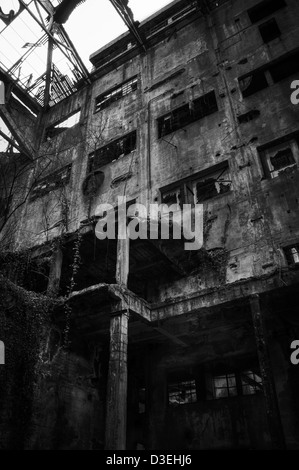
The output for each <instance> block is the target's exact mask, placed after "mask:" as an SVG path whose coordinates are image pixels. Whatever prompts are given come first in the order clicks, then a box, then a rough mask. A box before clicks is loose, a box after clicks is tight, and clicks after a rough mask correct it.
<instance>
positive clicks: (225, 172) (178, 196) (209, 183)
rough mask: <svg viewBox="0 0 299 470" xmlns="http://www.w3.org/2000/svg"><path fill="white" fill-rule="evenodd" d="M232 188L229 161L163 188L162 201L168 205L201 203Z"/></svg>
mask: <svg viewBox="0 0 299 470" xmlns="http://www.w3.org/2000/svg"><path fill="white" fill-rule="evenodd" d="M231 190H232V181H231V176H230V171H229V166H228V162H224V163H222V164H220V165H215V166H214V167H212V168H210V169H208V170H205V171H203V172H200V173H198V174H197V175H193V176H192V177H190V178H188V179H184V180H182V181H181V182H178V183H177V184H175V185H171V188H169V189H167V188H165V189H164V190H163V189H162V190H161V202H162V203H163V204H167V205H168V206H170V205H172V204H178V205H180V206H181V207H182V206H183V204H201V203H203V202H204V201H207V200H209V199H212V198H214V197H216V196H219V195H221V194H225V193H228V192H229V191H231Z"/></svg>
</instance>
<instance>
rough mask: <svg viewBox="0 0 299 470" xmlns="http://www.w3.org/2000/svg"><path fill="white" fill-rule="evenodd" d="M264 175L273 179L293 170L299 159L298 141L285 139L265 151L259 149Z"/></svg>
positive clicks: (269, 146)
mask: <svg viewBox="0 0 299 470" xmlns="http://www.w3.org/2000/svg"><path fill="white" fill-rule="evenodd" d="M259 154H260V157H261V160H262V164H263V167H264V171H265V175H266V176H267V177H270V178H275V177H276V176H278V175H279V174H280V173H281V172H284V171H286V170H287V169H288V168H295V167H296V166H297V162H298V159H299V146H298V139H296V138H287V137H285V138H284V139H283V140H282V141H281V142H278V143H273V144H270V145H268V146H267V148H266V149H263V150H261V149H259Z"/></svg>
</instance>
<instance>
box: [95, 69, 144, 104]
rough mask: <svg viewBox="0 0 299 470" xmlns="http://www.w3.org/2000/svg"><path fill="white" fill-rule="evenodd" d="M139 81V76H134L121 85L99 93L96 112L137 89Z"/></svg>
mask: <svg viewBox="0 0 299 470" xmlns="http://www.w3.org/2000/svg"><path fill="white" fill-rule="evenodd" d="M137 83H138V78H137V77H134V78H131V79H130V80H128V81H126V82H124V83H122V84H121V85H118V86H116V87H115V88H112V89H111V90H109V91H107V92H106V93H103V94H102V95H99V96H98V97H97V98H96V102H95V112H97V111H101V110H102V109H105V108H107V107H108V106H110V104H111V103H114V102H115V101H118V100H120V99H121V98H122V97H123V96H126V95H129V94H130V93H132V92H133V91H135V90H137Z"/></svg>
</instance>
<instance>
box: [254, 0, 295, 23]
mask: <svg viewBox="0 0 299 470" xmlns="http://www.w3.org/2000/svg"><path fill="white" fill-rule="evenodd" d="M285 6H287V4H286V2H285V0H265V1H263V2H261V3H258V4H257V5H255V6H254V7H252V8H250V9H249V10H247V13H248V16H249V18H250V21H251V23H257V22H258V21H260V20H263V19H264V18H266V17H267V16H270V15H272V14H273V13H275V12H276V11H278V10H280V9H281V8H284V7H285Z"/></svg>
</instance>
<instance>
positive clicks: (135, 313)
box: [0, 0, 299, 450]
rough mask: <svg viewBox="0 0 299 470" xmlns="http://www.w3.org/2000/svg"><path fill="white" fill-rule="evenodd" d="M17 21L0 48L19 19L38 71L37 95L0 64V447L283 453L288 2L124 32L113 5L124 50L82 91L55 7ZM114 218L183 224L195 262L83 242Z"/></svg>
mask: <svg viewBox="0 0 299 470" xmlns="http://www.w3.org/2000/svg"><path fill="white" fill-rule="evenodd" d="M87 1H88V0H87ZM107 1H108V0H107ZM19 3H20V11H19V13H18V14H17V15H15V16H13V15H14V13H13V14H12V15H7V14H4V13H3V12H2V10H1V17H0V23H1V24H2V23H3V24H4V26H5V27H4V28H2V33H1V35H3V34H4V33H5V31H7V30H8V29H9V28H10V26H13V25H14V23H15V22H17V21H18V18H19V17H21V16H22V15H24V14H26V15H27V16H28V21H29V19H30V21H31V20H32V21H37V22H38V21H39V22H40V24H39V26H40V29H41V28H42V30H43V38H42V39H41V41H40V44H42V47H46V48H47V51H48V52H47V69H46V70H45V71H44V74H43V75H42V76H41V77H38V78H37V79H36V81H34V80H32V78H30V77H29V78H28V77H27V81H26V79H25V78H23V76H22V71H21V70H20V69H19V65H20V63H21V62H22V61H21V62H20V61H19V63H16V64H15V67H9V66H6V65H5V60H4V58H3V56H2V55H1V57H0V66H1V69H0V71H1V73H0V79H1V81H2V82H3V83H4V85H5V91H6V95H5V104H1V105H0V116H1V118H2V119H3V121H4V122H5V125H6V126H7V129H8V130H9V132H10V134H9V135H10V137H9V135H8V133H6V132H3V131H1V136H2V137H3V138H5V139H6V141H7V142H8V145H9V148H7V149H6V151H2V152H1V156H0V159H1V162H0V168H1V175H0V190H1V194H0V195H1V199H0V216H1V217H0V221H1V232H0V233H1V243H2V248H1V275H0V281H1V293H0V305H1V314H0V315H1V317H0V340H1V341H3V343H4V344H5V365H1V366H0V386H1V390H0V396H1V400H0V401H1V404H0V418H1V422H0V447H1V448H3V449H7V448H13V447H14V446H16V447H19V448H27V449H108V450H121V449H127V450H130V449H131V450H134V449H146V450H155V449H168V450H177V449H180V450H183V449H185V450H202V449H271V448H274V449H284V448H287V449H298V448H299V400H298V395H299V369H298V367H299V365H298V366H296V365H295V363H292V361H291V354H292V349H291V344H292V343H293V342H294V341H296V340H299V329H298V326H299V320H298V319H297V318H296V315H298V304H297V302H298V301H299V296H298V285H299V271H298V266H299V223H298V222H299V202H298V201H299V173H298V167H299V105H296V104H294V103H293V102H292V101H291V98H290V97H291V94H292V91H294V90H292V83H293V82H294V81H296V80H299V52H298V51H299V31H298V21H297V18H298V15H299V3H298V1H297V0H271V1H269V0H260V1H259V0H247V1H245V0H217V1H216V0H194V1H192V0H189V1H188V0H175V1H173V2H172V3H169V4H168V5H167V6H166V7H165V8H163V9H162V10H160V11H158V12H157V13H155V14H153V15H152V16H151V17H149V18H147V19H146V20H145V21H143V22H141V23H138V22H136V21H134V17H133V14H134V12H132V11H131V10H130V8H129V6H128V2H126V1H121V0H119V1H116V0H115V1H114V0H112V4H113V5H114V6H115V7H116V8H117V9H118V13H119V14H120V15H121V16H122V17H123V19H124V20H125V22H126V24H127V25H128V32H126V33H125V34H123V35H121V36H120V37H118V38H117V39H116V40H114V41H112V42H110V43H109V44H107V45H106V46H105V47H103V48H101V49H100V50H98V51H96V52H95V53H93V54H92V55H91V56H90V61H91V63H92V70H91V72H88V71H87V69H86V68H85V66H84V64H83V63H82V61H81V60H80V57H79V56H78V54H77V53H76V51H75V48H74V47H73V45H72V43H71V40H70V39H69V37H68V35H67V34H66V32H65V30H64V28H63V22H64V21H65V17H66V16H67V13H68V12H67V5H68V3H70V2H66V1H65V0H64V1H62V2H58V1H51V2H50V1H37V2H30V1H28V0H27V1H21V0H20V2H19ZM73 3H80V2H73ZM34 4H35V5H39V7H40V14H41V15H44V16H45V15H47V16H49V15H50V17H51V18H52V20H53V18H54V20H53V24H52V26H51V27H52V29H51V28H50V27H48V28H46V27H45V26H44V25H43V24H42V23H41V21H42V20H41V19H39V16H38V15H37V13H36V11H35V13H34V11H33V7H34V8H36V6H34ZM63 7H64V8H63ZM79 8H80V6H79ZM35 14H36V16H37V18H33V17H34V15H35ZM1 35H0V36H1ZM0 40H1V38H0ZM0 47H1V45H0ZM34 47H36V44H35V45H33V46H29V48H27V50H26V49H25V54H27V55H29V52H30V51H32V48H33V49H34ZM61 48H62V49H63V48H64V51H65V54H66V55H67V59H68V60H70V61H71V63H72V66H73V68H72V71H73V75H72V77H70V76H69V75H67V74H66V73H65V74H64V73H61V71H60V70H59V67H58V65H59V64H57V62H55V60H54V59H53V54H55V53H57V51H58V50H60V49H61ZM91 52H92V51H91ZM23 53H24V50H23V52H22V54H23ZM26 58H27V56H26ZM119 196H122V197H124V196H125V197H126V201H127V202H126V204H127V207H128V208H129V207H130V206H131V205H132V204H136V203H138V204H142V205H143V206H145V207H147V208H148V207H149V205H150V204H154V203H159V204H162V203H163V204H166V205H170V204H178V205H179V206H180V207H182V205H183V204H191V206H194V205H196V204H200V205H201V206H202V207H203V245H202V247H201V248H200V249H198V250H193V251H192V250H186V249H185V241H186V240H185V239H184V238H183V237H182V238H181V239H175V237H170V239H169V240H166V239H162V238H161V237H158V238H155V239H152V238H151V237H150V236H147V237H140V238H137V239H129V237H125V238H124V239H121V238H118V237H117V236H116V237H115V239H109V238H107V239H103V240H101V239H99V237H97V234H96V227H97V223H98V221H99V220H101V218H100V215H99V213H98V207H99V205H100V204H110V205H112V206H113V207H115V208H117V203H118V197H119ZM134 207H137V206H134ZM129 219H130V221H135V222H136V223H137V224H139V227H140V226H141V225H142V224H144V223H146V224H147V223H148V220H147V219H142V218H140V217H138V213H137V212H136V213H132V214H131V216H130V217H128V222H129ZM159 224H160V225H159ZM160 226H161V222H159V221H158V229H159V227H160ZM118 228H119V227H118V226H116V231H117V232H118V235H119V233H120V230H118ZM146 230H147V229H146ZM159 233H160V232H159ZM47 312H48V313H47ZM296 312H297V313H296Z"/></svg>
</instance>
